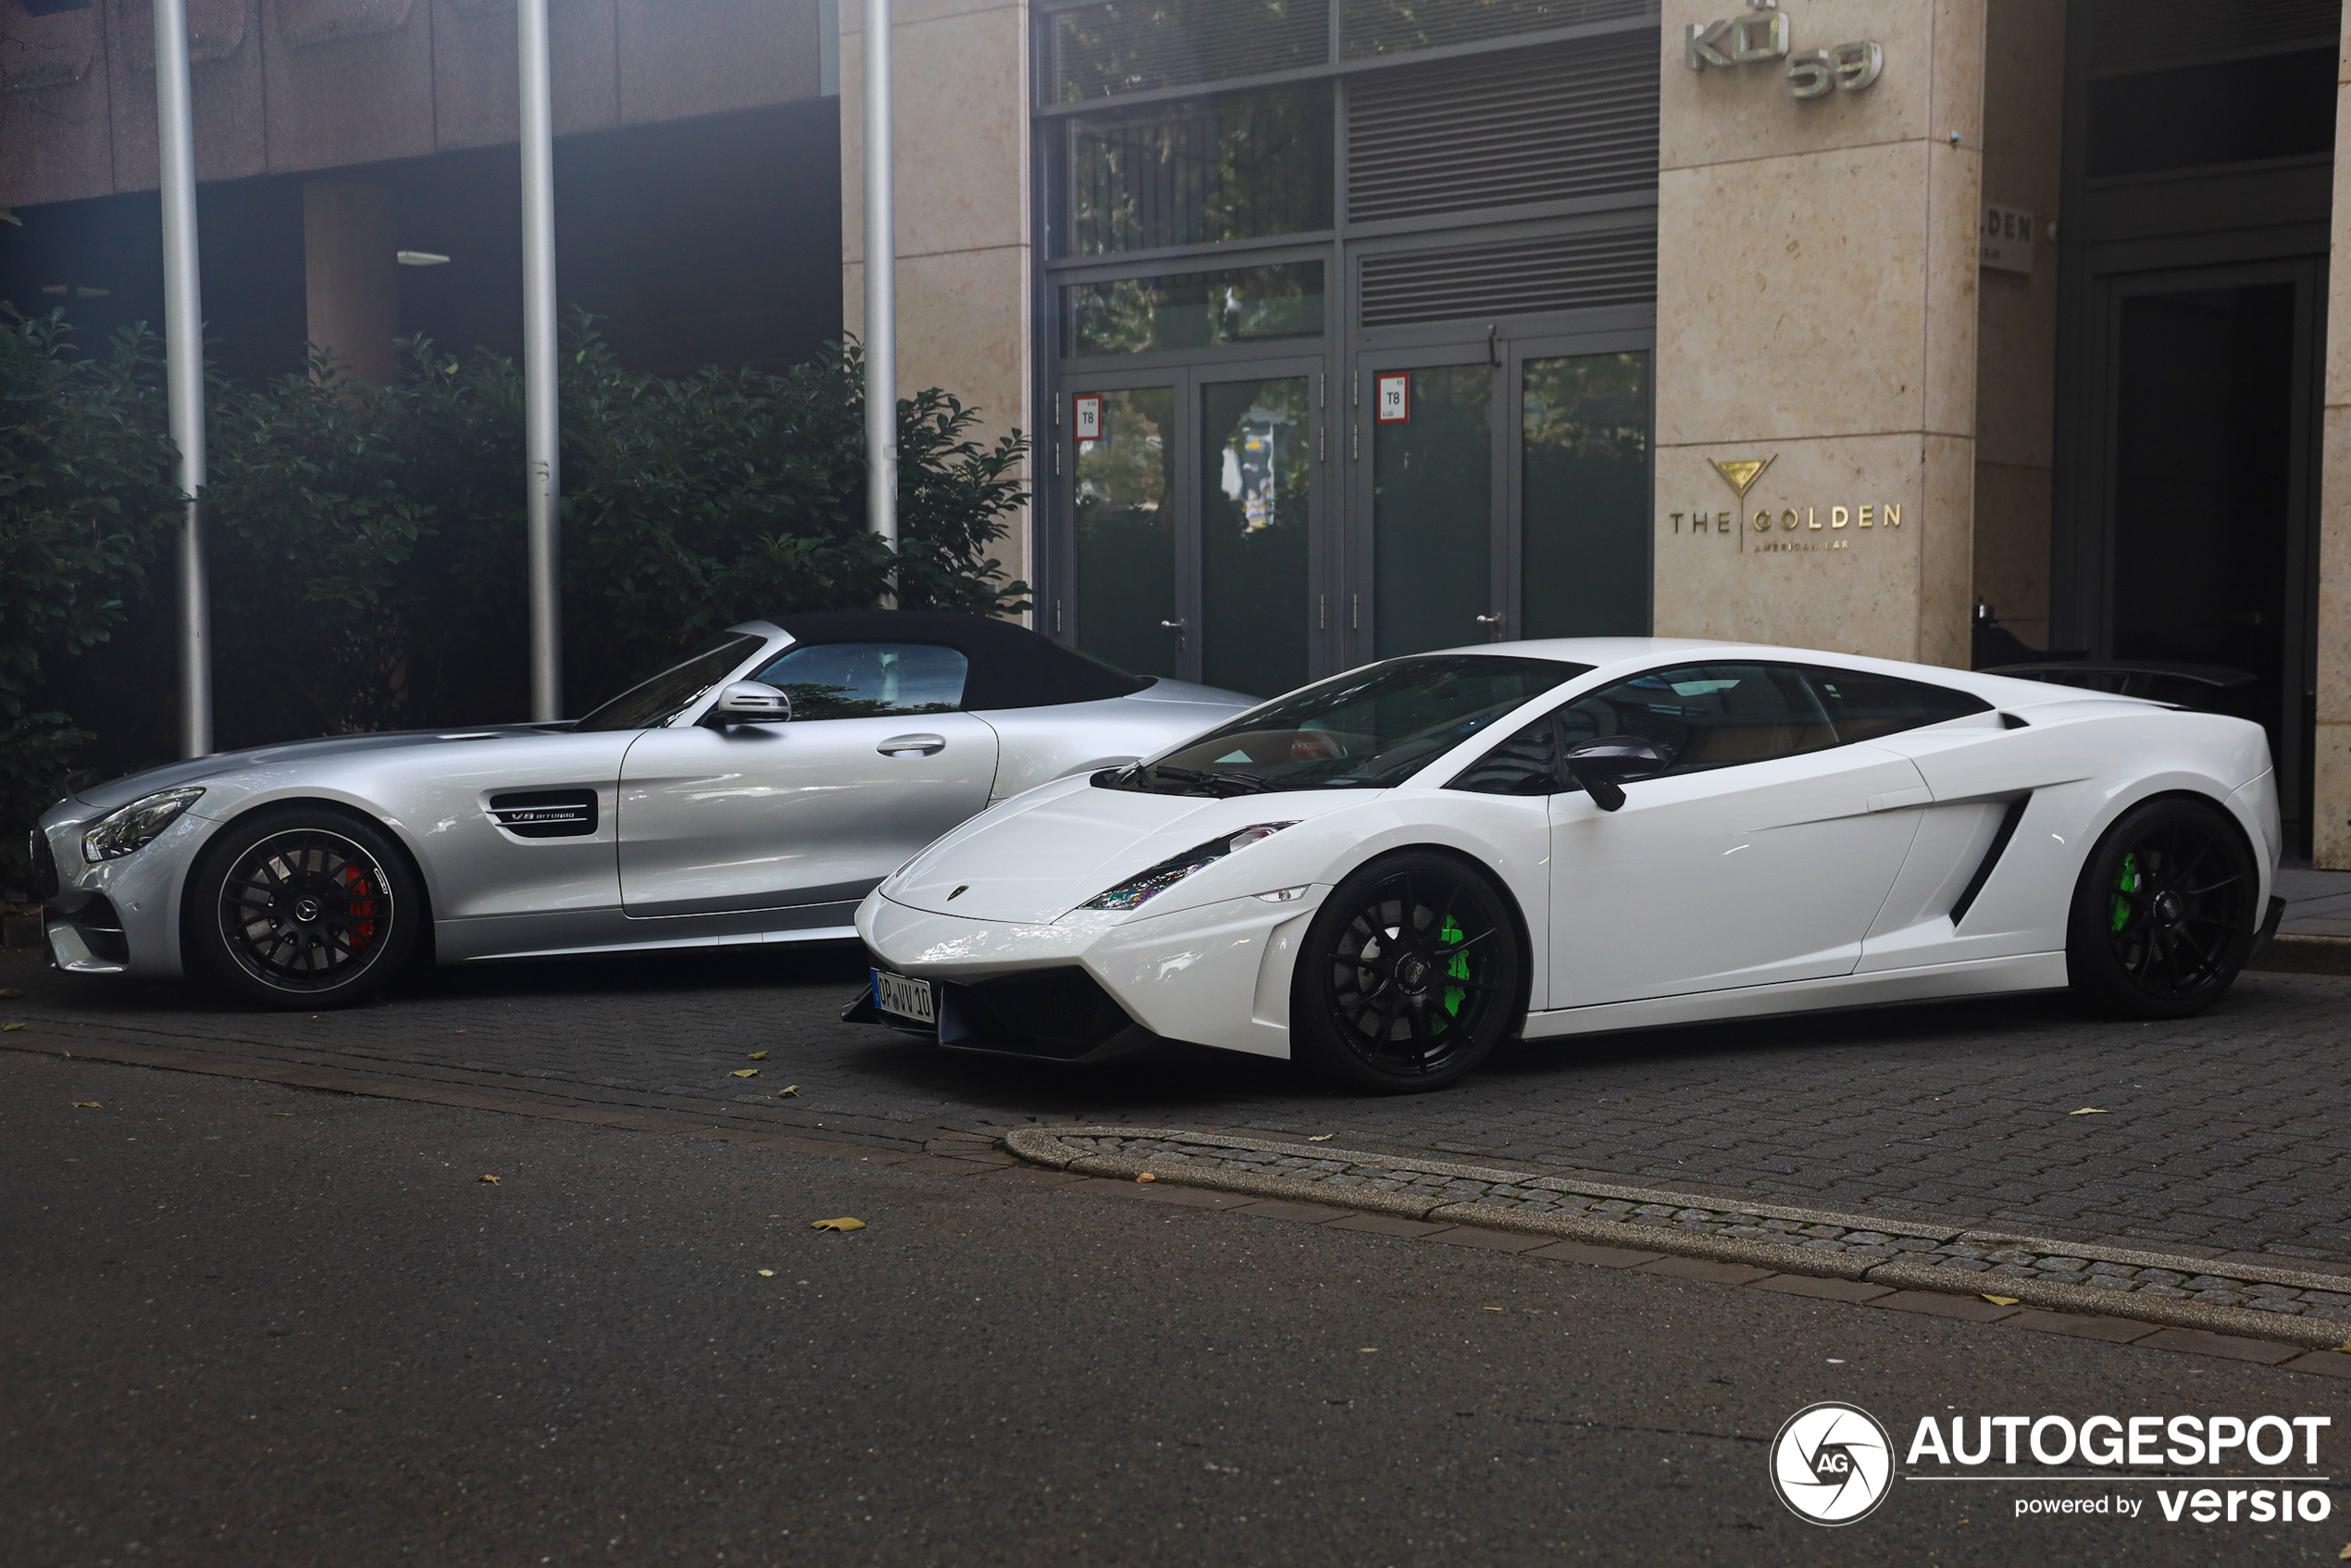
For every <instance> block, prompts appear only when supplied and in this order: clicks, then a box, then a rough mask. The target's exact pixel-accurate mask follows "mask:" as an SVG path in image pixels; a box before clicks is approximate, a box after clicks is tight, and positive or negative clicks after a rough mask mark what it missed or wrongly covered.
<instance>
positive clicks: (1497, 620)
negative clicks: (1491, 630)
mask: <svg viewBox="0 0 2351 1568" xmlns="http://www.w3.org/2000/svg"><path fill="white" fill-rule="evenodd" d="M1477 624H1478V625H1480V626H1499V625H1501V624H1502V617H1501V616H1478V617H1477Z"/></svg>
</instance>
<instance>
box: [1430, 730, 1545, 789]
mask: <svg viewBox="0 0 2351 1568" xmlns="http://www.w3.org/2000/svg"><path fill="white" fill-rule="evenodd" d="M1558 749H1559V719H1558V716H1556V715H1552V714H1545V715H1544V716H1542V717H1541V718H1538V719H1536V721H1535V722H1534V723H1533V724H1530V725H1528V726H1527V727H1526V728H1524V729H1522V730H1520V731H1519V732H1518V733H1517V734H1515V735H1513V736H1511V738H1510V739H1509V740H1505V741H1503V742H1502V743H1501V744H1500V745H1499V746H1497V747H1495V748H1494V749H1493V750H1492V751H1491V752H1488V753H1486V755H1485V756H1483V757H1481V758H1479V759H1478V760H1477V761H1476V762H1475V763H1473V764H1472V765H1469V766H1468V767H1466V768H1464V769H1462V776H1461V777H1460V778H1456V779H1454V780H1453V782H1452V783H1451V784H1449V785H1448V786H1447V788H1448V789H1452V790H1475V791H1476V792H1477V793H1479V794H1481V795H1548V794H1550V793H1551V792H1552V791H1553V790H1556V789H1557V788H1558V783H1559V757H1558V755H1557V753H1558Z"/></svg>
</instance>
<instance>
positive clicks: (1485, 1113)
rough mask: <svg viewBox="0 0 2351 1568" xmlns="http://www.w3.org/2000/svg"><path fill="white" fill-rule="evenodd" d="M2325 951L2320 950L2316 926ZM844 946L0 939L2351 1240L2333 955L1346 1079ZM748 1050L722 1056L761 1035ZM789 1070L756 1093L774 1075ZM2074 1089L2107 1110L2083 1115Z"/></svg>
mask: <svg viewBox="0 0 2351 1568" xmlns="http://www.w3.org/2000/svg"><path fill="white" fill-rule="evenodd" d="M2329 952H2332V949H2330V950H2329ZM864 975H865V970H864V968H863V960H862V958H861V957H860V955H859V954H858V953H857V952H855V951H854V950H853V949H844V948H839V947H836V948H829V949H822V950H813V951H802V952H792V951H790V950H785V951H778V950H776V949H740V948H738V949H728V950H723V951H721V952H715V953H707V954H690V955H678V956H672V957H620V958H612V959H602V960H596V961H578V962H566V963H541V964H512V965H502V966H487V967H481V968H474V969H466V970H442V971H438V972H435V973H430V974H428V975H425V976H423V977H419V978H418V979H417V981H416V982H415V983H413V984H411V985H408V986H406V987H404V989H400V990H398V991H395V992H394V993H393V994H392V997H391V998H390V999H389V1000H388V1001H386V1002H381V1003H379V1004H378V1005H374V1006H368V1007H362V1008H355V1009H353V1010H350V1011H347V1012H342V1013H332V1014H325V1015H323V1016H318V1015H313V1014H301V1013H294V1014H265V1013H255V1012H250V1011H246V1010H243V1009H242V1008H240V1007H238V1006H236V1005H234V1004H232V1003H230V1002H227V1001H225V1000H223V999H221V998H220V997H218V995H216V994H213V993H209V992H207V991H205V989H202V988H200V987H196V986H191V985H183V984H179V983H160V982H132V981H124V980H119V979H113V978H107V977H78V976H67V975H60V974H56V973H55V972H53V971H49V970H46V969H44V968H41V967H39V966H38V965H37V964H36V963H35V962H34V960H33V957H32V955H31V954H22V955H9V957H8V958H7V960H6V962H0V985H5V986H13V987H20V988H21V989H24V990H25V991H26V992H27V993H28V994H27V996H26V998H25V1000H23V1001H22V1002H8V1003H0V1016H4V1017H6V1018H10V1019H21V1020H23V1021H25V1022H26V1023H27V1025H28V1027H27V1029H26V1030H25V1031H24V1032H23V1033H21V1034H19V1035H12V1036H9V1037H8V1038H9V1039H12V1040H16V1041H19V1043H26V1044H34V1043H41V1044H46V1045H54V1046H63V1047H66V1048H71V1047H72V1046H73V1045H74V1044H75V1042H77V1041H93V1040H98V1039H119V1040H125V1041H131V1042H146V1043H150V1044H155V1043H161V1044H165V1045H168V1046H170V1047H172V1048H174V1049H178V1050H186V1051H194V1052H216V1053H218V1054H220V1055H222V1056H224V1057H227V1058H230V1059H232V1060H237V1061H245V1060H267V1061H274V1062H281V1063H286V1064H294V1065H297V1066H299V1065H303V1064H316V1065H327V1066H332V1067H335V1068H337V1069H339V1070H344V1071H354V1072H360V1073H365V1074H368V1075H372V1076H379V1077H381V1078H383V1079H385V1080H387V1081H395V1082H399V1083H402V1084H405V1085H408V1086H412V1087H423V1088H429V1089H441V1088H450V1089H465V1088H467V1087H476V1088H489V1089H499V1090H501V1091H518V1092H528V1093H530V1094H533V1095H537V1096H541V1097H543V1098H547V1099H551V1100H554V1101H562V1102H565V1103H568V1104H577V1105H583V1106H604V1107H620V1108H627V1107H644V1108H653V1109H660V1110H665V1111H676V1112H687V1113H691V1114H697V1115H707V1116H709V1117H711V1118H713V1119H725V1120H729V1121H733V1122H736V1123H738V1124H742V1125H752V1126H772V1127H774V1128H776V1129H777V1130H779V1131H780V1130H790V1129H795V1128H804V1129H810V1130H820V1131H822V1132H824V1133H826V1134H827V1135H828V1136H841V1135H850V1136H856V1137H863V1138H868V1139H873V1140H874V1141H875V1142H876V1143H877V1146H895V1147H900V1148H908V1149H913V1148H919V1147H920V1146H921V1145H922V1144H923V1143H924V1142H926V1141H927V1139H929V1138H931V1137H933V1136H935V1135H936V1134H937V1133H938V1131H939V1129H941V1128H946V1127H974V1126H992V1127H997V1128H1002V1127H1005V1126H1025V1125H1027V1123H1029V1122H1030V1121H1035V1120H1045V1121H1054V1120H1064V1121H1066V1120H1077V1121H1088V1122H1108V1123H1126V1124H1130V1125H1137V1126H1162V1127H1182V1128H1194V1129H1201V1130H1206V1129H1223V1130H1226V1131H1255V1132H1261V1133H1270V1134H1276V1135H1285V1136H1297V1137H1317V1136H1322V1135H1326V1134H1327V1135H1331V1136H1333V1137H1334V1138H1335V1139H1338V1140H1340V1141H1342V1142H1343V1143H1344V1145H1345V1146H1346V1147H1350V1148H1357V1149H1369V1150H1375V1151H1385V1152H1396V1153H1422V1152H1435V1153H1441V1154H1450V1155H1454V1156H1458V1157H1464V1158H1468V1159H1471V1160H1474V1161H1481V1162H1484V1163H1487V1164H1507V1165H1511V1166H1514V1167H1527V1168H1539V1169H1543V1170H1547V1171H1549V1172H1553V1173H1556V1174H1562V1175H1574V1174H1586V1175H1597V1176H1613V1177H1616V1178H1617V1179H1620V1180H1623V1179H1625V1178H1628V1177H1629V1178H1636V1179H1638V1180H1640V1181H1643V1182H1646V1183H1648V1184H1652V1185H1656V1186H1661V1187H1672V1188H1677V1189H1683V1190H1696V1191H1700V1192H1711V1193H1720V1194H1724V1195H1726V1196H1730V1197H1733V1198H1737V1197H1742V1196H1743V1197H1746V1198H1749V1199H1754V1200H1762V1201H1781V1202H1787V1203H1796V1204H1801V1205H1806V1206H1809V1207H1814V1208H1822V1209H1836V1210H1842V1211H1845V1212H1848V1213H1856V1212H1858V1213H1883V1214H1886V1215H1888V1216H1890V1217H1892V1218H1895V1219H1902V1218H1910V1219H1915V1220H1919V1221H1922V1222H1926V1223H1940V1224H1947V1225H1956V1226H1969V1225H1980V1224H1982V1223H1984V1222H1995V1223H1997V1224H2000V1225H2003V1226H2015V1227H2029V1228H2030V1229H2031V1231H2032V1232H2033V1233H2034V1234H2035V1235H2042V1236H2049V1237H2053V1238H2058V1239H2059V1240H2071V1241H2080V1242H2091V1241H2098V1240H2110V1241H2114V1242H2119V1243H2122V1244H2129V1245H2140V1246H2152V1247H2154V1248H2156V1249H2157V1250H2158V1251H2192V1252H2195V1253H2196V1255H2199V1256H2207V1257H2220V1256H2226V1255H2230V1254H2234V1253H2253V1254H2257V1255H2261V1256H2266V1257H2269V1258H2270V1260H2271V1261H2293V1262H2300V1261H2314V1262H2321V1263H2334V1264H2337V1265H2344V1266H2351V1052H2346V1051H2345V1049H2344V1047H2345V1039H2346V1024H2345V1020H2346V1018H2351V976H2345V975H2341V974H2287V973H2276V972H2260V973H2249V974H2247V975H2245V976H2244V977H2242V978H2241V979H2240V980H2239V981H2238V983H2237V986H2236V988H2235V989H2233V991H2232V992H2231V993H2230V994H2229V995H2228V996H2227V997H2226V998H2224V999H2223V1000H2222V1001H2221V1002H2220V1004H2219V1005H2218V1006H2216V1007H2214V1008H2213V1009H2212V1010H2211V1011H2210V1012H2208V1013H2207V1014H2203V1015H2202V1016H2200V1017H2196V1018H2189V1019H2183V1020H2180V1021H2177V1022H2171V1023H2157V1024H2142V1023H2133V1022H2129V1021H2123V1020H2117V1019H2113V1018H2108V1017H2104V1016H2100V1015H2098V1014H2095V1013H2093V1012H2091V1011H2090V1010H2088V1009H2086V1008H2084V1007H2083V1006H2082V1005H2081V1004H2079V1003H2077V1002H2074V1001H2073V1000H2072V999H2071V998H2070V997H2068V996H2066V995H2064V994H2062V993H2058V994H2052V995H2041V996H2028V997H2014V998H2003V999H1998V1000H1993V1001H1984V1002H1940V1003H1931V1004H1926V1005H1922V1006H1915V1007H1905V1008H1887V1009H1880V1010H1875V1011H1870V1012H1861V1013H1851V1014H1826V1015H1817V1014H1816V1015H1813V1016H1809V1017H1797V1018H1783V1019H1767V1020H1760V1021H1752V1022H1740V1023H1727V1024H1716V1025H1708V1026H1704V1027H1691V1028H1679V1029H1662V1030H1657V1031H1653V1032H1648V1033H1640V1034H1622V1035H1611V1036H1600V1037H1594V1038H1591V1039H1577V1040H1570V1041H1541V1042H1536V1043H1534V1044H1525V1045H1519V1046H1515V1047H1511V1048H1508V1049H1505V1050H1504V1051H1502V1052H1499V1053H1498V1054H1497V1056H1496V1058H1495V1060H1494V1061H1493V1062H1492V1063H1491V1064H1489V1065H1488V1066H1486V1068H1485V1069H1483V1070H1481V1071H1480V1072H1478V1073H1476V1074H1474V1075H1472V1076H1470V1077H1469V1078H1467V1079H1465V1080H1463V1081H1462V1083H1460V1084H1458V1085H1456V1086H1455V1087H1453V1088H1452V1089H1448V1090H1447V1091H1446V1092H1444V1093H1442V1094H1431V1095H1412V1096H1404V1097H1399V1098H1393V1099H1386V1100H1380V1099H1367V1098H1363V1097H1359V1096H1349V1095H1345V1094H1341V1093H1337V1092H1334V1091H1331V1090H1327V1089H1323V1088H1322V1087H1320V1086H1318V1085H1316V1084H1314V1083H1313V1082H1312V1081H1310V1080H1308V1079H1307V1078H1305V1077H1304V1076H1302V1075H1300V1073H1298V1072H1297V1071H1295V1070H1294V1069H1293V1068H1292V1067H1291V1066H1290V1065H1289V1064H1287V1063H1282V1062H1272V1061H1265V1060H1262V1059H1257V1058H1250V1057H1243V1056H1239V1055H1238V1054H1235V1053H1232V1052H1207V1051H1200V1052H1194V1053H1192V1054H1191V1055H1189V1056H1188V1057H1185V1058H1182V1059H1179V1060H1176V1061H1171V1062H1165V1063H1160V1064H1138V1065H1113V1066H1104V1067H1100V1068H1086V1069H1077V1070H1071V1069H1067V1068H1062V1067H1057V1066H1053V1065H1051V1064H1032V1063H1022V1062H1011V1061H1005V1060H1002V1059H996V1058H975V1057H969V1056H962V1055H958V1054H956V1053H952V1052H939V1051H937V1050H935V1049H932V1048H930V1047H928V1046H927V1045H926V1044H922V1043H917V1042H913V1041H910V1040H909V1039H907V1037H904V1036H901V1035H897V1034H894V1033H892V1032H891V1031H889V1030H887V1029H882V1028H877V1027H872V1026H868V1025H853V1024H843V1023H842V1022H840V1005H841V1003H842V1002H843V1001H844V1000H846V999H847V997H848V996H849V995H850V994H851V993H852V992H853V991H854V990H855V989H857V988H858V986H859V985H860V984H861V983H862V981H863V978H864ZM759 1050H765V1051H768V1052H770V1058H769V1060H768V1062H767V1063H766V1064H765V1070H764V1071H763V1073H762V1075H761V1076H759V1077H757V1078H754V1079H739V1078H736V1077H734V1076H731V1075H732V1074H733V1073H734V1072H735V1071H737V1070H739V1069H741V1068H742V1067H744V1066H745V1065H746V1062H745V1058H746V1057H747V1055H748V1054H749V1052H753V1051H759ZM787 1086H797V1088H798V1089H799V1090H800V1092H799V1093H798V1094H797V1095H796V1096H793V1097H790V1098H788V1099H778V1098H777V1095H776V1093H775V1092H774V1091H775V1090H776V1089H780V1088H783V1087H787ZM2085 1108H2095V1109H2096V1110H2097V1111H2098V1112H2100V1113H2101V1114H2096V1115H2082V1116H2077V1115H2075V1114H2073V1113H2074V1112H2076V1111H2079V1110H2083V1109H2085Z"/></svg>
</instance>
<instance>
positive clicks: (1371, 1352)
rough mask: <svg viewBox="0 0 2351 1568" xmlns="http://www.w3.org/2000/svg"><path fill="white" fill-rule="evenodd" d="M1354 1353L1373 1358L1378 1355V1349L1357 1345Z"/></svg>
mask: <svg viewBox="0 0 2351 1568" xmlns="http://www.w3.org/2000/svg"><path fill="white" fill-rule="evenodd" d="M1355 1353H1356V1354H1357V1355H1359V1356H1375V1355H1377V1354H1379V1347H1378V1346H1377V1345H1358V1346H1356V1347H1355Z"/></svg>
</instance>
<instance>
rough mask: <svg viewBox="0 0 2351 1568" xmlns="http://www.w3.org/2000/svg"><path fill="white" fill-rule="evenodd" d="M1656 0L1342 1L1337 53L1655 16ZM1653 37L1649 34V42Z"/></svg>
mask: <svg viewBox="0 0 2351 1568" xmlns="http://www.w3.org/2000/svg"><path fill="white" fill-rule="evenodd" d="M1655 4H1656V0H1344V3H1343V4H1342V5H1341V6H1339V24H1338V25H1339V45H1338V52H1339V56H1340V57H1341V58H1343V59H1350V60H1361V59H1365V58H1368V57H1370V56H1376V55H1401V54H1406V53H1409V52H1411V51H1412V50H1415V49H1434V48H1437V47H1438V46H1439V45H1441V44H1468V43H1472V42H1474V41H1475V40H1477V39H1481V38H1501V37H1505V36H1507V35H1509V34H1511V33H1513V32H1536V31H1541V30H1543V29H1545V28H1553V27H1573V26H1574V25H1575V24H1576V23H1578V22H1597V21H1609V20H1613V19H1620V18H1632V17H1640V16H1654V15H1655V14H1656V11H1655ZM1651 44H1652V47H1653V46H1654V44H1655V40H1654V37H1652V39H1651Z"/></svg>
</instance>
